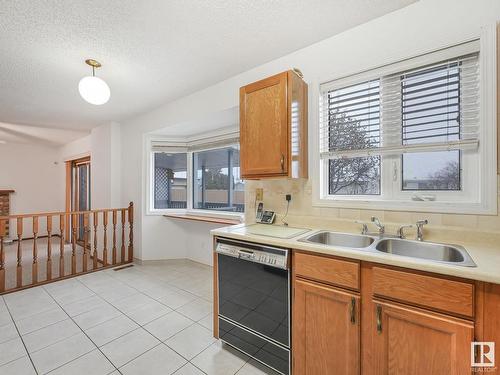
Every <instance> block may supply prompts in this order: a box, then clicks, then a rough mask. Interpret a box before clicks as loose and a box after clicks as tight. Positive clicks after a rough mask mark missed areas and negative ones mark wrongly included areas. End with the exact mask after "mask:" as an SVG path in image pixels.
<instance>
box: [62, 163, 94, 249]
mask: <svg viewBox="0 0 500 375" xmlns="http://www.w3.org/2000/svg"><path fill="white" fill-rule="evenodd" d="M80 164H88V165H89V168H91V158H90V155H87V156H83V157H79V158H77V159H70V160H66V162H65V170H66V200H65V210H66V212H71V211H72V208H73V207H72V205H73V169H74V168H75V167H76V166H77V165H80ZM90 171H91V170H90V169H89V174H90ZM89 188H90V183H89ZM89 204H90V202H89ZM70 227H71V220H70V217H69V215H68V216H66V223H65V229H64V230H65V240H66V242H70V241H71V238H70V237H71V230H70V229H71V228H70Z"/></svg>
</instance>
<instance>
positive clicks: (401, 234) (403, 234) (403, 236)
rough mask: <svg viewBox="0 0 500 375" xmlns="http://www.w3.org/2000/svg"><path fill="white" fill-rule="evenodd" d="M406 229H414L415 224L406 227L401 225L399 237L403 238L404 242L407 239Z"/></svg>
mask: <svg viewBox="0 0 500 375" xmlns="http://www.w3.org/2000/svg"><path fill="white" fill-rule="evenodd" d="M405 228H413V224H405V225H401V226H400V227H399V229H398V237H399V238H401V239H402V240H404V239H405V238H406V236H405V232H404V230H405Z"/></svg>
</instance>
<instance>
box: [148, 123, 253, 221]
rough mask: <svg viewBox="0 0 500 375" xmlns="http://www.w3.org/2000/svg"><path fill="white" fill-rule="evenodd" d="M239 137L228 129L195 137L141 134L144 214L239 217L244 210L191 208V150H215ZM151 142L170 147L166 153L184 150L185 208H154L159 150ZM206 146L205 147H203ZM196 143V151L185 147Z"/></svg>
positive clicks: (243, 214)
mask: <svg viewBox="0 0 500 375" xmlns="http://www.w3.org/2000/svg"><path fill="white" fill-rule="evenodd" d="M238 137H239V131H237V130H234V129H230V130H227V129H225V130H223V131H216V132H210V133H204V134H202V135H199V136H196V137H186V138H178V137H166V136H156V135H148V136H146V137H145V159H146V171H147V173H146V197H145V199H146V202H145V207H146V215H152V216H153V215H158V216H159V215H168V214H191V215H196V216H206V217H214V218H221V219H224V218H227V219H239V220H241V221H242V220H243V219H244V216H245V213H244V212H221V211H216V210H204V209H195V208H193V153H195V152H200V151H210V150H216V149H220V148H224V147H229V146H232V145H234V144H235V142H234V139H235V138H238ZM153 142H155V143H163V144H164V145H165V148H166V149H167V148H168V147H171V148H172V151H170V150H169V151H168V152H169V153H172V154H174V153H185V154H186V158H187V160H186V162H187V174H186V181H187V192H186V194H187V195H186V208H181V209H179V208H165V209H156V208H154V199H153V197H154V183H153V178H154V154H155V153H157V152H161V151H154V150H153V146H152V144H153ZM212 143H217V145H216V146H211V144H212ZM204 145H206V146H204ZM193 146H196V150H192V151H190V150H189V149H190V148H192V147H193Z"/></svg>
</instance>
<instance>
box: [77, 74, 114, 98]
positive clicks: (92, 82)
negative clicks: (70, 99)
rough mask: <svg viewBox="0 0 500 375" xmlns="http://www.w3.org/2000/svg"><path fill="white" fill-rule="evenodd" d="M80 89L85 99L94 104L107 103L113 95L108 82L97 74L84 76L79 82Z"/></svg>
mask: <svg viewBox="0 0 500 375" xmlns="http://www.w3.org/2000/svg"><path fill="white" fill-rule="evenodd" d="M78 91H79V92H80V95H81V96H82V98H83V99H84V100H85V101H87V102H89V103H90V104H94V105H102V104H105V103H107V101H108V100H109V97H110V96H111V90H110V89H109V86H108V84H107V83H106V82H104V81H103V80H102V79H101V78H99V77H95V76H88V77H83V78H82V79H81V80H80V83H79V84H78Z"/></svg>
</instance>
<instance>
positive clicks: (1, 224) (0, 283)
mask: <svg viewBox="0 0 500 375" xmlns="http://www.w3.org/2000/svg"><path fill="white" fill-rule="evenodd" d="M4 237H5V220H0V293H1V292H4V291H5V252H4V244H3V241H4Z"/></svg>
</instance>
